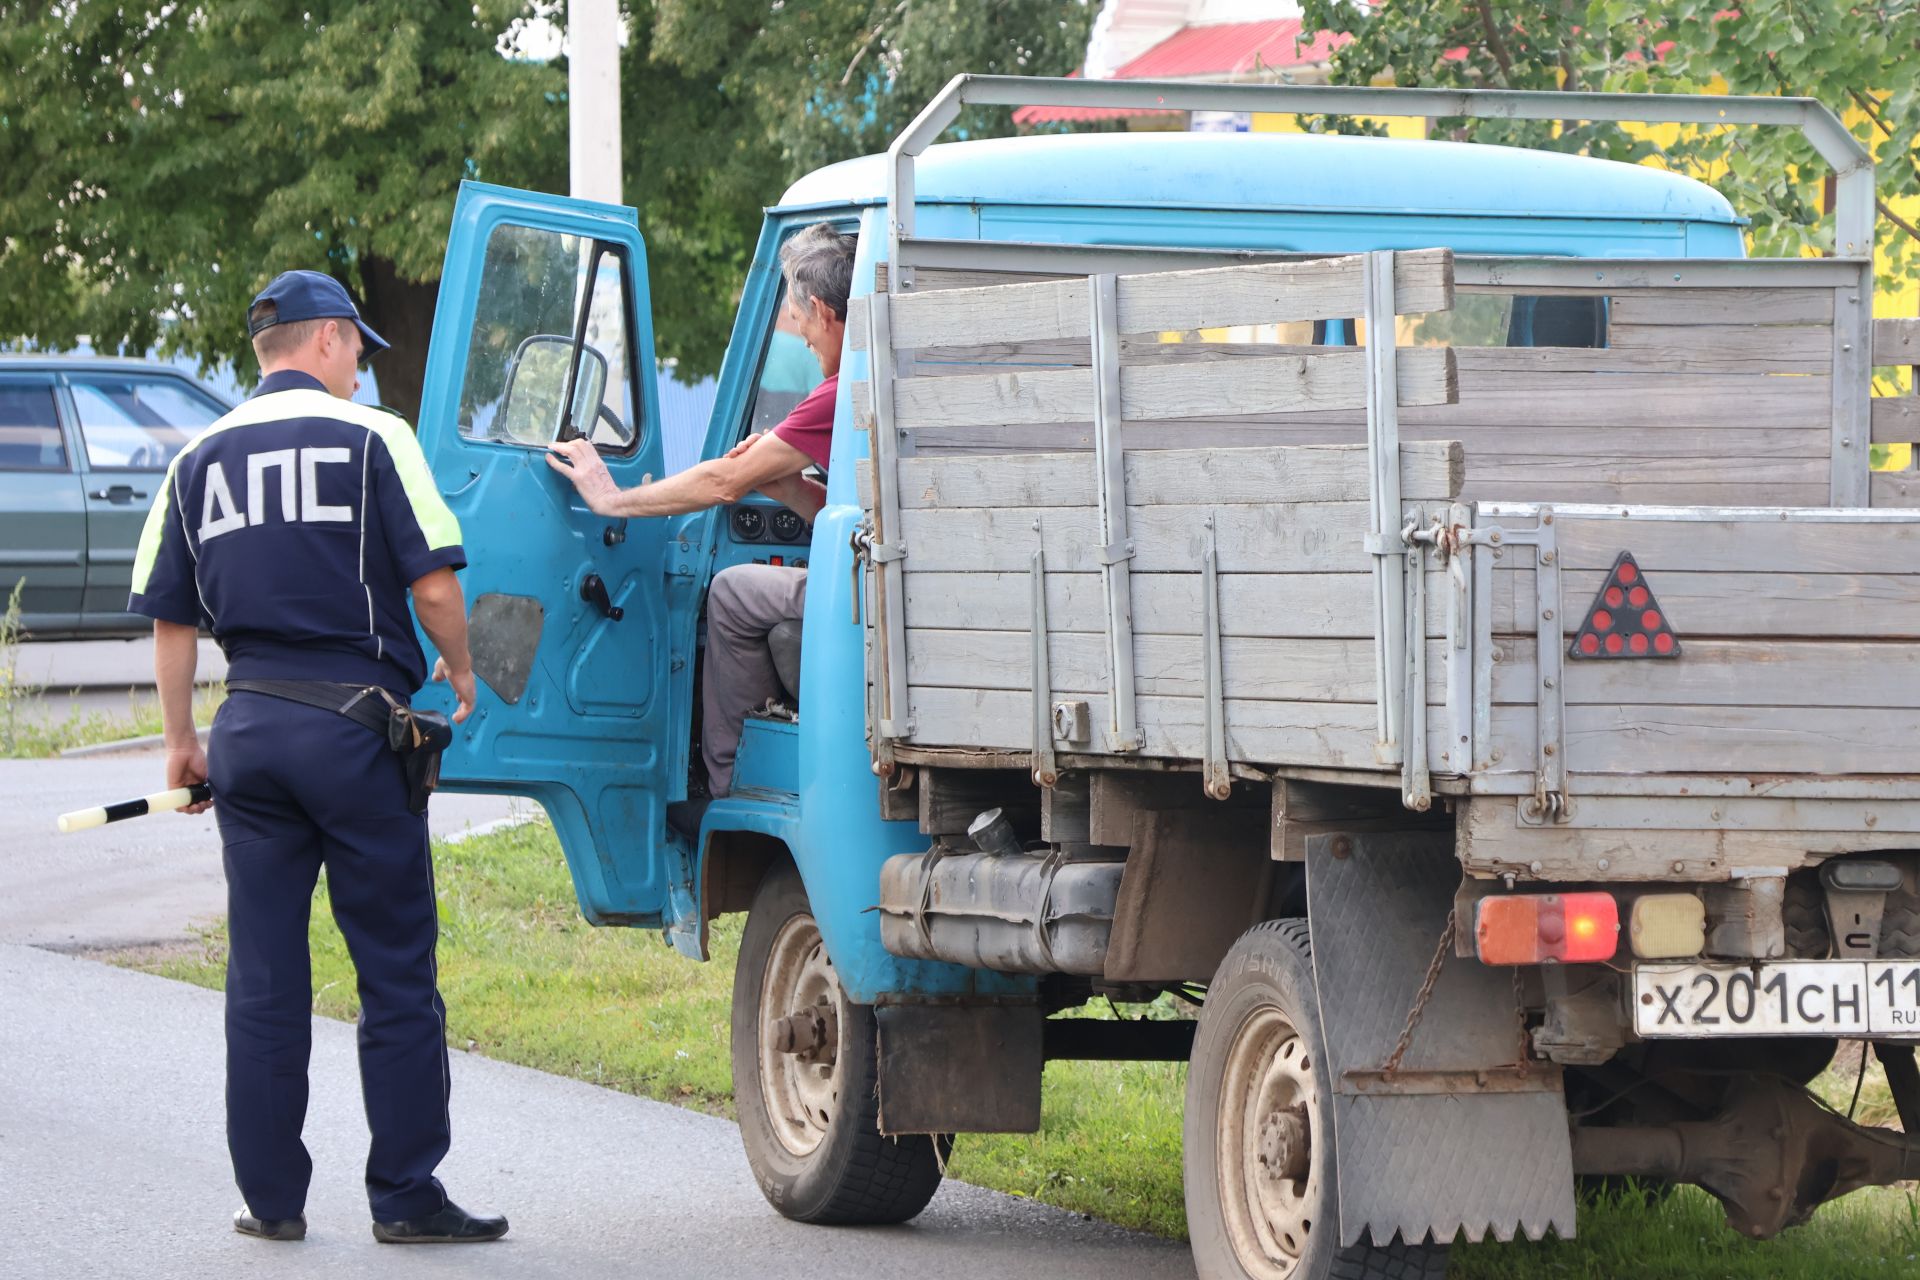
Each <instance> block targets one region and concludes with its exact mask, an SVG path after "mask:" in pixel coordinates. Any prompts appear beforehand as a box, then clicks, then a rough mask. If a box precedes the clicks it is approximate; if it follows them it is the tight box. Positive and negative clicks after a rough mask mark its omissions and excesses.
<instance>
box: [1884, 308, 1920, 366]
mask: <svg viewBox="0 0 1920 1280" xmlns="http://www.w3.org/2000/svg"><path fill="white" fill-rule="evenodd" d="M1873 362H1874V363H1875V364H1877V365H1920V320H1912V319H1908V320H1875V321H1874V322H1873Z"/></svg>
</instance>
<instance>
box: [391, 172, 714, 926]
mask: <svg viewBox="0 0 1920 1280" xmlns="http://www.w3.org/2000/svg"><path fill="white" fill-rule="evenodd" d="M657 423H658V412H657V397H656V392H655V388H654V364H653V331H652V326H651V324H650V322H649V306H648V297H647V275H646V253H645V246H644V244H643V243H642V241H641V238H640V229H639V222H638V217H637V215H636V214H635V212H634V211H633V210H632V209H630V208H620V207H615V206H612V205H600V204H590V203H587V202H585V201H580V200H571V199H567V198H564V197H560V196H549V195H539V194H535V193H532V192H525V191H512V190H507V189H504V188H500V187H491V186H484V185H481V184H478V183H471V182H469V183H466V184H464V185H463V186H462V187H461V189H460V198H459V202H458V204H457V205H456V206H455V210H454V218H453V231H452V234H451V235H450V237H449V239H448V243H447V258H446V266H445V270H444V272H443V273H442V276H441V281H440V300H439V306H438V309H437V310H436V312H435V315H434V326H433V338H432V343H431V346H430V347H429V352H428V358H427V373H426V384H425V387H424V389H423V393H422V396H421V406H420V443H421V446H422V448H423V449H424V450H425V452H426V455H427V459H428V461H429V463H430V465H431V466H432V468H433V475H434V479H435V482H436V483H437V484H438V486H439V488H440V492H441V493H442V495H444V496H445V498H446V500H447V503H448V504H449V505H450V506H451V507H452V508H453V511H454V514H455V515H456V516H458V517H459V520H460V527H461V532H462V535H463V537H464V540H465V545H466V551H467V562H468V567H467V569H466V571H465V572H464V574H463V575H462V578H463V580H464V584H465V588H466V597H467V606H468V610H469V615H470V630H471V643H472V649H473V659H474V671H475V674H476V676H477V677H478V684H479V700H478V704H477V706H476V709H475V711H474V713H473V715H472V717H471V718H469V719H468V721H467V723H466V724H465V725H462V726H459V727H458V728H457V729H456V731H455V734H454V741H453V744H452V745H451V746H450V747H449V748H448V749H447V752H446V755H445V757H444V759H443V762H442V765H441V783H442V785H443V786H446V787H447V788H449V789H451V790H459V791H486V792H502V793H508V794H514V795H524V796H529V797H531V798H533V799H535V800H538V801H539V802H540V803H541V804H542V805H543V806H545V808H546V810H547V812H548V814H550V815H551V816H552V819H553V825H554V829H555V830H556V831H557V832H558V834H559V837H560V842H561V845H562V846H563V848H564V849H565V850H566V856H567V861H568V864H569V866H570V867H571V869H572V872H573V879H574V884H575V886H576V890H577V892H578V894H579V898H580V905H581V908H582V910H583V911H584V912H585V913H586V916H587V918H588V919H589V920H591V921H593V922H594V923H595V924H652V923H656V922H658V921H660V920H661V919H662V918H663V916H664V915H666V914H667V913H668V898H669V889H670V885H671V884H672V882H673V880H674V878H675V877H676V876H684V871H682V870H680V860H679V859H678V858H676V857H675V856H673V854H672V852H671V850H670V847H669V845H668V842H667V839H666V836H665V819H664V809H665V805H666V802H667V799H668V782H669V780H670V779H673V778H675V777H680V778H684V776H685V771H686V760H685V752H686V749H687V748H686V742H685V740H684V739H685V735H684V731H682V733H681V734H679V735H678V736H676V735H675V734H674V732H673V730H672V726H673V725H674V724H675V723H683V720H682V718H679V717H676V716H675V715H674V714H673V706H672V703H673V695H672V692H671V690H672V684H671V682H670V680H669V667H670V663H671V662H672V658H671V656H670V648H671V633H670V630H669V627H668V602H667V586H666V571H667V566H666V564H665V562H664V557H665V551H666V541H667V534H666V523H667V522H666V521H665V520H664V519H651V520H631V521H626V520H613V519H607V518H603V517H600V516H596V515H594V514H593V513H592V512H591V511H589V510H588V509H587V508H586V506H585V504H584V503H583V502H582V501H581V500H580V499H579V497H578V496H577V495H576V494H575V492H574V489H573V486H572V485H571V484H569V483H568V482H567V480H566V478H565V477H564V476H561V475H558V474H556V473H555V472H554V471H553V470H552V469H551V468H550V467H549V466H548V464H547V450H548V446H549V445H551V444H553V443H554V442H555V441H558V440H567V439H574V438H580V437H585V438H587V439H590V440H592V441H593V443H594V444H595V445H596V446H597V447H598V449H599V451H600V455H601V457H602V458H603V459H604V460H605V461H606V464H607V467H608V470H609V471H611V472H612V474H613V478H614V480H615V481H616V482H617V483H618V484H619V485H620V486H621V487H622V488H629V487H632V486H634V485H637V484H639V483H641V482H642V480H643V478H645V477H648V476H657V475H659V474H660V472H661V470H662V466H661V441H660V433H659V431H658V430H657ZM444 688H445V687H444V686H429V688H428V690H427V691H426V692H425V693H424V694H423V699H433V698H436V697H437V698H439V699H441V700H445V699H446V694H445V693H444Z"/></svg>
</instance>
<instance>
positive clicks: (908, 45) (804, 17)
mask: <svg viewBox="0 0 1920 1280" xmlns="http://www.w3.org/2000/svg"><path fill="white" fill-rule="evenodd" d="M654 7H655V10H656V12H657V13H658V15H659V21H658V25H657V28H656V34H655V37H654V40H655V49H656V53H657V54H659V55H663V56H664V57H666V58H668V59H670V60H671V61H673V62H674V63H675V64H676V65H677V66H679V67H680V68H681V69H682V70H684V71H686V72H688V73H689V74H708V75H712V76H715V77H717V78H719V80H720V81H721V83H723V84H724V85H725V86H726V87H727V90H728V92H729V94H730V95H731V96H732V97H733V99H734V100H736V101H738V102H739V103H740V104H741V105H742V106H744V107H745V108H746V109H747V110H749V111H750V112H751V113H752V114H753V115H754V116H755V117H756V118H757V119H758V120H759V121H760V122H761V126H762V127H763V128H764V129H765V130H766V132H767V134H768V136H769V137H771V138H772V139H773V140H774V142H775V143H776V145H778V147H779V148H780V152H781V155H782V157H783V158H784V160H785V161H786V164H787V167H788V170H789V172H790V173H791V174H792V175H794V176H798V175H799V174H802V173H806V172H808V171H810V170H812V169H816V168H818V167H820V166H821V165H823V164H830V163H832V162H833V161H836V160H844V159H846V158H847V157H849V156H857V155H866V154H869V153H871V152H877V151H883V150H885V149H886V146H887V144H888V143H889V142H890V141H892V139H893V136H894V135H895V134H896V133H898V132H899V131H900V129H901V128H902V127H903V126H904V125H905V124H906V123H907V122H908V121H909V120H911V119H912V118H913V117H914V115H915V114H916V113H918V112H919V110H920V108H921V107H923V106H925V105H926V103H927V101H928V100H929V99H930V98H932V97H933V95H934V94H935V93H937V92H938V91H939V90H940V88H941V86H943V85H944V84H946V82H947V81H948V80H950V79H952V78H953V77H954V76H955V75H957V74H959V73H961V72H965V71H971V72H978V73H982V74H994V75H1065V74H1067V73H1068V72H1069V71H1071V70H1073V69H1074V68H1076V67H1078V66H1079V65H1080V61H1081V59H1082V57H1083V56H1084V55H1085V53H1086V47H1087V35H1088V33H1089V32H1090V31H1091V29H1092V26H1093V18H1094V15H1095V12H1096V11H1097V9H1098V7H1099V6H1098V5H1097V4H1095V3H1087V2H1086V0H655V3H654ZM1011 117H1012V112H1011V111H1010V110H1007V109H1004V108H975V109H969V110H968V111H967V112H965V113H963V114H962V116H961V118H960V119H959V120H958V121H956V122H955V124H954V126H953V129H952V130H951V131H950V133H949V135H948V136H949V137H963V138H964V137H974V138H978V137H988V136H995V135H999V134H1005V133H1010V132H1012V118H1011Z"/></svg>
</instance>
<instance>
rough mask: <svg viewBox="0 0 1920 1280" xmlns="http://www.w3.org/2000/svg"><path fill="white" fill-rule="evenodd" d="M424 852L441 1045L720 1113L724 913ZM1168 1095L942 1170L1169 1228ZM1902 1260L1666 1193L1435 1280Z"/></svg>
mask: <svg viewBox="0 0 1920 1280" xmlns="http://www.w3.org/2000/svg"><path fill="white" fill-rule="evenodd" d="M436 859H437V861H436V866H437V880H438V884H439V892H440V918H441V922H442V923H441V928H442V933H441V943H440V984H441V990H442V992H443V993H444V994H445V996H446V1001H447V1008H448V1022H447V1030H448V1037H449V1039H450V1040H451V1042H452V1043H453V1045H454V1046H455V1048H456V1049H459V1048H464V1049H466V1050H468V1051H470V1052H475V1053H483V1054H486V1055H488V1056H490V1057H495V1058H500V1059H503V1060H506V1061H510V1062H517V1063H521V1064H523V1065H525V1066H530V1067H537V1068H539V1069H541V1070H544V1071H551V1072H555V1073H558V1074H562V1075H568V1076H573V1077H575V1078H577V1079H581V1080H588V1081H592V1082H593V1083H595V1084H600V1085H605V1086H608V1087H610V1088H615V1089H620V1090H623V1091H625V1092H628V1093H634V1094H639V1095H641V1096H644V1097H649V1098H657V1099H661V1100H664V1101H669V1102H676V1103H680V1104H682V1105H686V1106H692V1107H697V1108H699V1109H701V1110H704V1111H709V1112H713V1113H717V1114H722V1115H726V1114H729V1113H730V1112H731V1109H732V1082H731V1077H730V1071H729V1067H728V1061H727V1040H728V1006H729V1003H730V997H731V991H732V982H733V962H734V958H735V956H736V954H737V952H738V949H739V941H740V928H741V924H742V918H740V917H728V918H724V919H722V920H720V921H717V922H716V924H715V927H714V937H713V960H712V961H711V962H709V963H707V964H704V965H700V964H694V963H691V962H689V961H686V960H682V959H681V958H680V957H679V956H677V955H675V954H674V953H673V952H672V951H671V950H669V949H668V948H667V947H665V946H664V945H663V944H662V942H661V941H660V939H659V938H658V937H657V936H656V935H654V934H651V933H640V932H635V931H630V930H612V929H605V930H603V929H594V928H592V927H590V926H589V925H587V924H586V923H585V922H583V921H582V920H581V919H580V915H579V911H578V908H577V907H576V905H575V902H574V896H573V888H572V884H571V882H570V881H569V880H568V877H567V872H566V868H565V866H564V864H563V862H562V861H561V857H560V851H559V848H558V845H557V843H556V841H555V839H554V835H553V832H552V830H551V829H550V828H549V827H547V826H546V825H545V824H541V823H535V824H530V825H527V826H522V827H517V828H513V829H511V830H508V831H503V832H499V833H495V834H492V835H488V836H482V837H479V838H476V839H473V840H470V841H466V842H463V843H460V844H456V845H441V846H439V847H438V848H437V851H436ZM315 904H316V909H315V911H314V917H313V923H312V927H311V930H310V937H311V943H312V948H313V956H314V1008H315V1010H316V1011H317V1012H319V1013H322V1014H326V1015H328V1016H330V1017H336V1018H352V1017H353V1016H355V1014H356V1013H357V1011H358V1001H357V997H356V993H355V989H354V980H353V970H352V967H351V965H350V963H349V961H348V958H347V954H346V948H345V945H344V944H343V943H342V941H341V939H340V934H339V932H338V930H336V929H335V928H334V925H333V921H332V918H331V916H330V914H329V912H328V911H327V909H326V890H325V887H324V885H323V886H322V889H321V891H320V894H319V895H318V897H317V898H316V900H315ZM119 959H120V960H121V962H122V963H127V964H130V965H132V966H134V967H137V968H141V969H145V970H147V971H149V972H153V973H159V974H163V975H165V976H167V977H172V978H178V979H182V980H184V981H188V982H194V983H198V984H199V985H201V986H207V987H214V988H218V987H219V986H220V985H221V982H222V978H223V971H224V967H225V948H224V934H223V932H222V931H221V930H220V929H219V928H217V927H216V928H213V929H210V930H208V931H207V932H206V933H204V934H203V935H202V936H201V938H200V940H199V944H198V945H197V946H194V947H191V948H188V949H186V950H184V951H179V950H176V951H173V952H167V953H157V954H156V953H152V952H148V953H142V954H128V955H123V956H121V957H119ZM1088 1012H1089V1014H1090V1015H1091V1016H1098V1014H1099V1012H1101V1011H1100V1010H1092V1009H1090V1010H1089V1011H1088ZM1129 1012H1139V1011H1138V1010H1129ZM1155 1012H1160V1011H1157V1010H1156V1011H1155ZM1854 1061H1857V1059H1856V1060H1854ZM1185 1084H1186V1068H1185V1066H1184V1065H1181V1064H1166V1063H1085V1062H1058V1063H1053V1064H1050V1065H1049V1066H1048V1067H1047V1076H1046V1092H1045V1095H1044V1096H1045V1103H1044V1127H1043V1128H1042V1130H1041V1132H1040V1133H1038V1134H1030V1135H963V1136H962V1137H961V1139H960V1142H959V1145H958V1147H957V1148H956V1149H955V1151H954V1155H953V1159H952V1161H951V1163H950V1166H949V1170H950V1172H951V1173H952V1174H953V1176H955V1177H958V1178H961V1179H964V1180H966V1181H968V1182H972V1183H975V1184H978V1185H980V1186H985V1187H991V1188H994V1189H996V1190H1000V1191H1006V1192H1011V1193H1013V1194H1015V1195H1022V1196H1029V1197H1032V1198H1034V1199H1037V1200H1042V1201H1045V1202H1047V1203H1050V1204H1055V1205H1059V1206H1061V1207H1063V1208H1067V1209H1071V1210H1075V1211H1077V1212H1081V1213H1087V1214H1092V1215H1095V1216H1097V1217H1101V1218H1105V1219H1108V1220H1110V1221H1113V1222H1118V1223H1121V1224H1123V1225H1126V1226H1130V1227H1137V1228H1141V1229H1143V1230H1147V1231H1153V1232H1157V1233H1160V1234H1163V1235H1172V1236H1179V1235H1182V1234H1184V1232H1185V1227H1186V1223H1185V1215H1184V1210H1183V1207H1182V1195H1181V1181H1180V1105H1181V1098H1182V1094H1183V1092H1184V1089H1185ZM1853 1085H1854V1074H1853V1068H1852V1067H1851V1066H1850V1065H1846V1064H1842V1065H1840V1066H1837V1067H1836V1068H1835V1070H1834V1071H1832V1072H1830V1073H1829V1075H1828V1076H1827V1077H1825V1078H1823V1080H1822V1082H1821V1088H1822V1091H1823V1092H1824V1093H1825V1094H1826V1095H1827V1096H1828V1097H1829V1098H1830V1099H1833V1098H1835V1097H1836V1094H1837V1104H1838V1105H1839V1106H1840V1107H1841V1108H1842V1109H1843V1110H1844V1109H1845V1107H1846V1105H1847V1101H1848V1098H1849V1097H1850V1095H1851V1094H1852V1091H1853ZM1887 1110H1890V1104H1889V1102H1888V1099H1887V1098H1886V1096H1885V1086H1884V1084H1880V1085H1878V1086H1874V1085H1873V1084H1872V1082H1871V1081H1870V1082H1869V1087H1868V1088H1867V1089H1866V1090H1865V1091H1864V1092H1863V1097H1862V1105H1861V1118H1862V1119H1872V1120H1873V1121H1875V1122H1879V1121H1880V1120H1881V1118H1882V1116H1883V1114H1884V1112H1886V1111H1887ZM1917 1258H1920V1201H1916V1199H1915V1197H1914V1195H1913V1193H1912V1192H1910V1191H1907V1190H1901V1189H1890V1190H1877V1191H1869V1192H1864V1193H1860V1194H1857V1195H1854V1196H1850V1197H1848V1198H1847V1199H1845V1200H1842V1201H1840V1202H1838V1203H1836V1204H1833V1205H1830V1206H1828V1207H1827V1208H1826V1209H1824V1210H1822V1211H1821V1213H1820V1214H1819V1215H1818V1216H1817V1217H1816V1218H1815V1220H1814V1222H1813V1223H1812V1224H1811V1225H1809V1226H1808V1227H1805V1228H1802V1229H1800V1230H1798V1231H1793V1232H1789V1233H1788V1234H1787V1235H1786V1236H1784V1237H1782V1238H1781V1239H1779V1240H1776V1241H1773V1242H1770V1243H1766V1244H1759V1243H1755V1242H1753V1241H1749V1240H1744V1239H1741V1238H1740V1237H1738V1236H1735V1235H1734V1234H1733V1233H1732V1232H1731V1231H1729V1230H1728V1229H1727V1228H1726V1226H1725V1223H1724V1220H1723V1218H1722V1215H1721V1212H1720V1208H1719V1206H1718V1204H1717V1203H1715V1202H1714V1201H1713V1200H1712V1199H1711V1198H1710V1197H1708V1196H1707V1195H1705V1194H1704V1193H1701V1192H1698V1191H1695V1190H1694V1189H1692V1188H1684V1189H1682V1190H1681V1191H1680V1192H1678V1193H1677V1194H1675V1195H1673V1196H1671V1197H1669V1198H1667V1199H1665V1200H1664V1201H1662V1202H1660V1203H1658V1204H1656V1205H1654V1206H1652V1207H1648V1206H1646V1205H1643V1204H1641V1203H1639V1202H1638V1201H1635V1200H1611V1201H1604V1202H1600V1203H1597V1204H1595V1205H1593V1206H1591V1207H1590V1208H1589V1209H1588V1210H1586V1211H1584V1212H1583V1215H1582V1218H1581V1224H1580V1238H1579V1239H1578V1240H1572V1241H1545V1242H1541V1243H1538V1244H1530V1243H1521V1244H1515V1245H1499V1244H1492V1243H1488V1244H1482V1245H1466V1246H1462V1247H1460V1248H1458V1249H1456V1250H1455V1251H1454V1265H1453V1269H1452V1272H1451V1275H1452V1276H1454V1277H1455V1278H1456V1280H1508V1278H1512V1280H1520V1278H1521V1277H1527V1278H1529V1280H1532V1278H1538V1277H1554V1278H1556V1280H1559V1278H1562V1277H1564V1278H1568V1280H1613V1278H1614V1277H1624V1276H1634V1277H1644V1278H1646V1280H1709V1278H1711V1280H1763V1278H1764V1280H1882V1278H1883V1277H1884V1278H1885V1280H1894V1278H1895V1277H1898V1278H1899V1280H1909V1278H1910V1277H1912V1276H1914V1275H1915V1274H1916V1273H1920V1271H1917V1269H1920V1262H1916V1259H1917Z"/></svg>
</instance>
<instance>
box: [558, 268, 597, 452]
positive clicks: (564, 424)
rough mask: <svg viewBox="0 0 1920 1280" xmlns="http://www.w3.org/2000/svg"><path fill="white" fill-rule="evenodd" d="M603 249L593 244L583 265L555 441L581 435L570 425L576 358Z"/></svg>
mask: <svg viewBox="0 0 1920 1280" xmlns="http://www.w3.org/2000/svg"><path fill="white" fill-rule="evenodd" d="M606 253H607V246H606V245H604V244H602V243H601V242H600V241H598V240H596V241H594V242H593V256H592V258H590V259H589V260H588V262H587V274H586V276H585V277H584V279H585V280H586V288H585V289H584V290H583V291H582V292H581V294H580V310H579V314H577V315H576V316H575V317H574V319H573V355H572V357H571V358H569V360H568V361H567V389H566V394H564V395H563V396H561V397H560V426H559V429H558V430H556V431H555V432H554V433H553V438H554V439H555V440H556V441H558V440H571V439H573V438H574V437H575V436H577V435H581V434H583V433H582V432H581V431H580V429H579V424H578V423H576V422H575V421H574V412H573V393H574V388H575V386H576V385H577V384H578V382H579V380H580V357H581V356H582V355H583V354H584V353H585V351H586V347H587V315H588V313H589V312H591V311H592V309H593V282H594V280H595V278H596V277H597V276H598V275H599V274H600V259H601V258H603V257H605V256H606Z"/></svg>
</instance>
